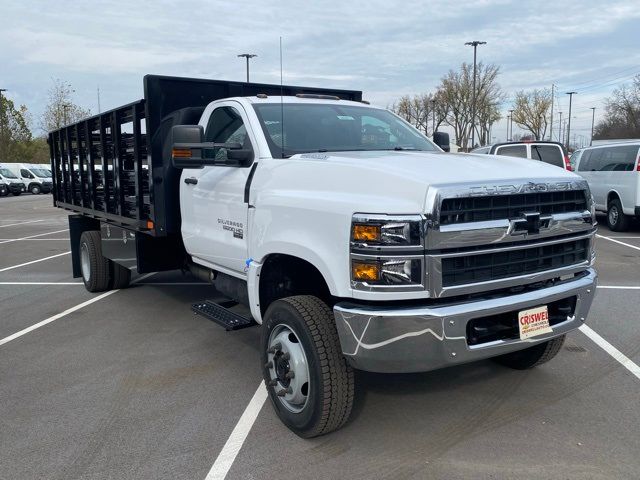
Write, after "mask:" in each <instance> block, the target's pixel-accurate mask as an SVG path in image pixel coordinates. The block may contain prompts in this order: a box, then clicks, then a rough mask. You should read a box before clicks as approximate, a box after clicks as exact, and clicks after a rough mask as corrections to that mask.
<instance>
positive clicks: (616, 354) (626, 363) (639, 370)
mask: <svg viewBox="0 0 640 480" xmlns="http://www.w3.org/2000/svg"><path fill="white" fill-rule="evenodd" d="M580 331H581V332H582V333H584V334H585V335H586V336H587V337H589V338H590V339H591V340H593V341H594V342H595V344H596V345H598V346H599V347H600V348H602V349H603V350H604V351H605V352H607V353H608V354H609V355H611V356H612V357H613V358H615V359H616V360H617V361H618V362H619V363H620V364H621V365H622V366H623V367H624V368H626V369H627V370H629V371H630V372H631V373H633V374H634V375H635V376H636V377H638V379H640V367H639V366H638V365H636V364H635V363H633V362H632V361H631V360H630V359H629V358H628V357H627V356H626V355H624V354H623V353H622V352H621V351H620V350H618V349H617V348H616V347H614V346H613V345H611V344H610V343H609V342H607V341H606V340H605V339H604V338H602V337H601V336H600V335H599V334H597V333H596V332H595V331H593V330H592V329H591V328H590V327H588V326H587V325H581V326H580Z"/></svg>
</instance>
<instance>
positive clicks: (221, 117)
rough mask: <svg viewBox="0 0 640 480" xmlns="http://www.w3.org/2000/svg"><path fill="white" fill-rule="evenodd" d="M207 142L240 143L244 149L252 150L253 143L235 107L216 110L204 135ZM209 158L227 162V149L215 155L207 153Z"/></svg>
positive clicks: (219, 150) (219, 149)
mask: <svg viewBox="0 0 640 480" xmlns="http://www.w3.org/2000/svg"><path fill="white" fill-rule="evenodd" d="M204 141H205V142H214V143H239V144H240V145H242V146H243V148H247V149H251V148H252V147H251V142H250V140H249V136H248V135H247V128H246V127H245V125H244V123H243V121H242V117H241V116H240V113H239V112H238V110H236V109H235V108H233V107H218V108H216V109H215V110H214V111H213V113H212V114H211V117H209V123H208V124H207V130H206V132H205V134H204ZM206 156H207V157H208V158H212V157H215V159H216V160H220V161H225V160H227V149H226V148H218V149H216V150H215V152H214V153H211V152H206Z"/></svg>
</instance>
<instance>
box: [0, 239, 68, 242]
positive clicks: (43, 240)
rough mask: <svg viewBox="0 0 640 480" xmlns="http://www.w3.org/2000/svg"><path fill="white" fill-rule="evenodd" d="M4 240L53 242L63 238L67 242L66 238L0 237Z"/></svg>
mask: <svg viewBox="0 0 640 480" xmlns="http://www.w3.org/2000/svg"><path fill="white" fill-rule="evenodd" d="M4 240H13V241H15V242H17V241H21V242H55V241H58V240H65V241H67V242H68V241H69V239H68V238H0V241H4ZM7 243H8V242H7Z"/></svg>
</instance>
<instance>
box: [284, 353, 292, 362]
mask: <svg viewBox="0 0 640 480" xmlns="http://www.w3.org/2000/svg"><path fill="white" fill-rule="evenodd" d="M290 358H291V355H289V352H287V353H283V354H282V360H289V359H290Z"/></svg>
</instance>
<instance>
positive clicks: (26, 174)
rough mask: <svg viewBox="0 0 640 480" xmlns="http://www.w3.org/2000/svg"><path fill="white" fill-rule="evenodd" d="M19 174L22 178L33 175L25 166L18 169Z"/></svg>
mask: <svg viewBox="0 0 640 480" xmlns="http://www.w3.org/2000/svg"><path fill="white" fill-rule="evenodd" d="M20 176H21V177H23V178H33V175H31V173H30V172H29V170H27V169H25V168H21V169H20Z"/></svg>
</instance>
